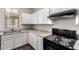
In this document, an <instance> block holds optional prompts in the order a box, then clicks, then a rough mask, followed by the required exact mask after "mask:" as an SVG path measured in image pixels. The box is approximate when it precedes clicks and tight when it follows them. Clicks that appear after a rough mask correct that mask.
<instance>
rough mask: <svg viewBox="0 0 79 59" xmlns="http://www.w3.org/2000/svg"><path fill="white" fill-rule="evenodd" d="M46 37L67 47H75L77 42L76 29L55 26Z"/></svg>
mask: <svg viewBox="0 0 79 59" xmlns="http://www.w3.org/2000/svg"><path fill="white" fill-rule="evenodd" d="M45 39H47V40H50V41H51V42H54V43H56V44H59V45H62V46H65V47H67V48H70V49H74V45H75V43H76V31H74V30H66V29H56V28H53V29H52V34H51V35H49V36H47V37H45Z"/></svg>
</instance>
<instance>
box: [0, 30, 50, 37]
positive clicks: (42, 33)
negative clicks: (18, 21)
mask: <svg viewBox="0 0 79 59" xmlns="http://www.w3.org/2000/svg"><path fill="white" fill-rule="evenodd" d="M25 32H29V33H33V34H36V35H39V36H41V37H46V36H48V35H51V33H50V32H48V31H43V30H36V29H22V30H21V31H16V32H11V33H6V34H4V33H0V36H6V35H14V34H19V33H25Z"/></svg>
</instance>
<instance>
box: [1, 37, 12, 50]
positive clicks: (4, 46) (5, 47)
mask: <svg viewBox="0 0 79 59" xmlns="http://www.w3.org/2000/svg"><path fill="white" fill-rule="evenodd" d="M1 43H2V44H1V50H9V49H13V39H10V38H9V39H7V38H6V40H2V41H1Z"/></svg>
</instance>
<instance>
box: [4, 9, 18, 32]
mask: <svg viewBox="0 0 79 59" xmlns="http://www.w3.org/2000/svg"><path fill="white" fill-rule="evenodd" d="M5 18H6V21H5V27H6V28H5V29H6V30H7V31H8V30H9V31H10V30H11V31H12V30H17V29H18V28H19V13H18V9H16V8H6V17H5Z"/></svg>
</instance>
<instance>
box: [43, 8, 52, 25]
mask: <svg viewBox="0 0 79 59" xmlns="http://www.w3.org/2000/svg"><path fill="white" fill-rule="evenodd" d="M49 15H50V10H49V8H44V9H43V24H53V21H52V20H50V19H49V18H48V16H49Z"/></svg>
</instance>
